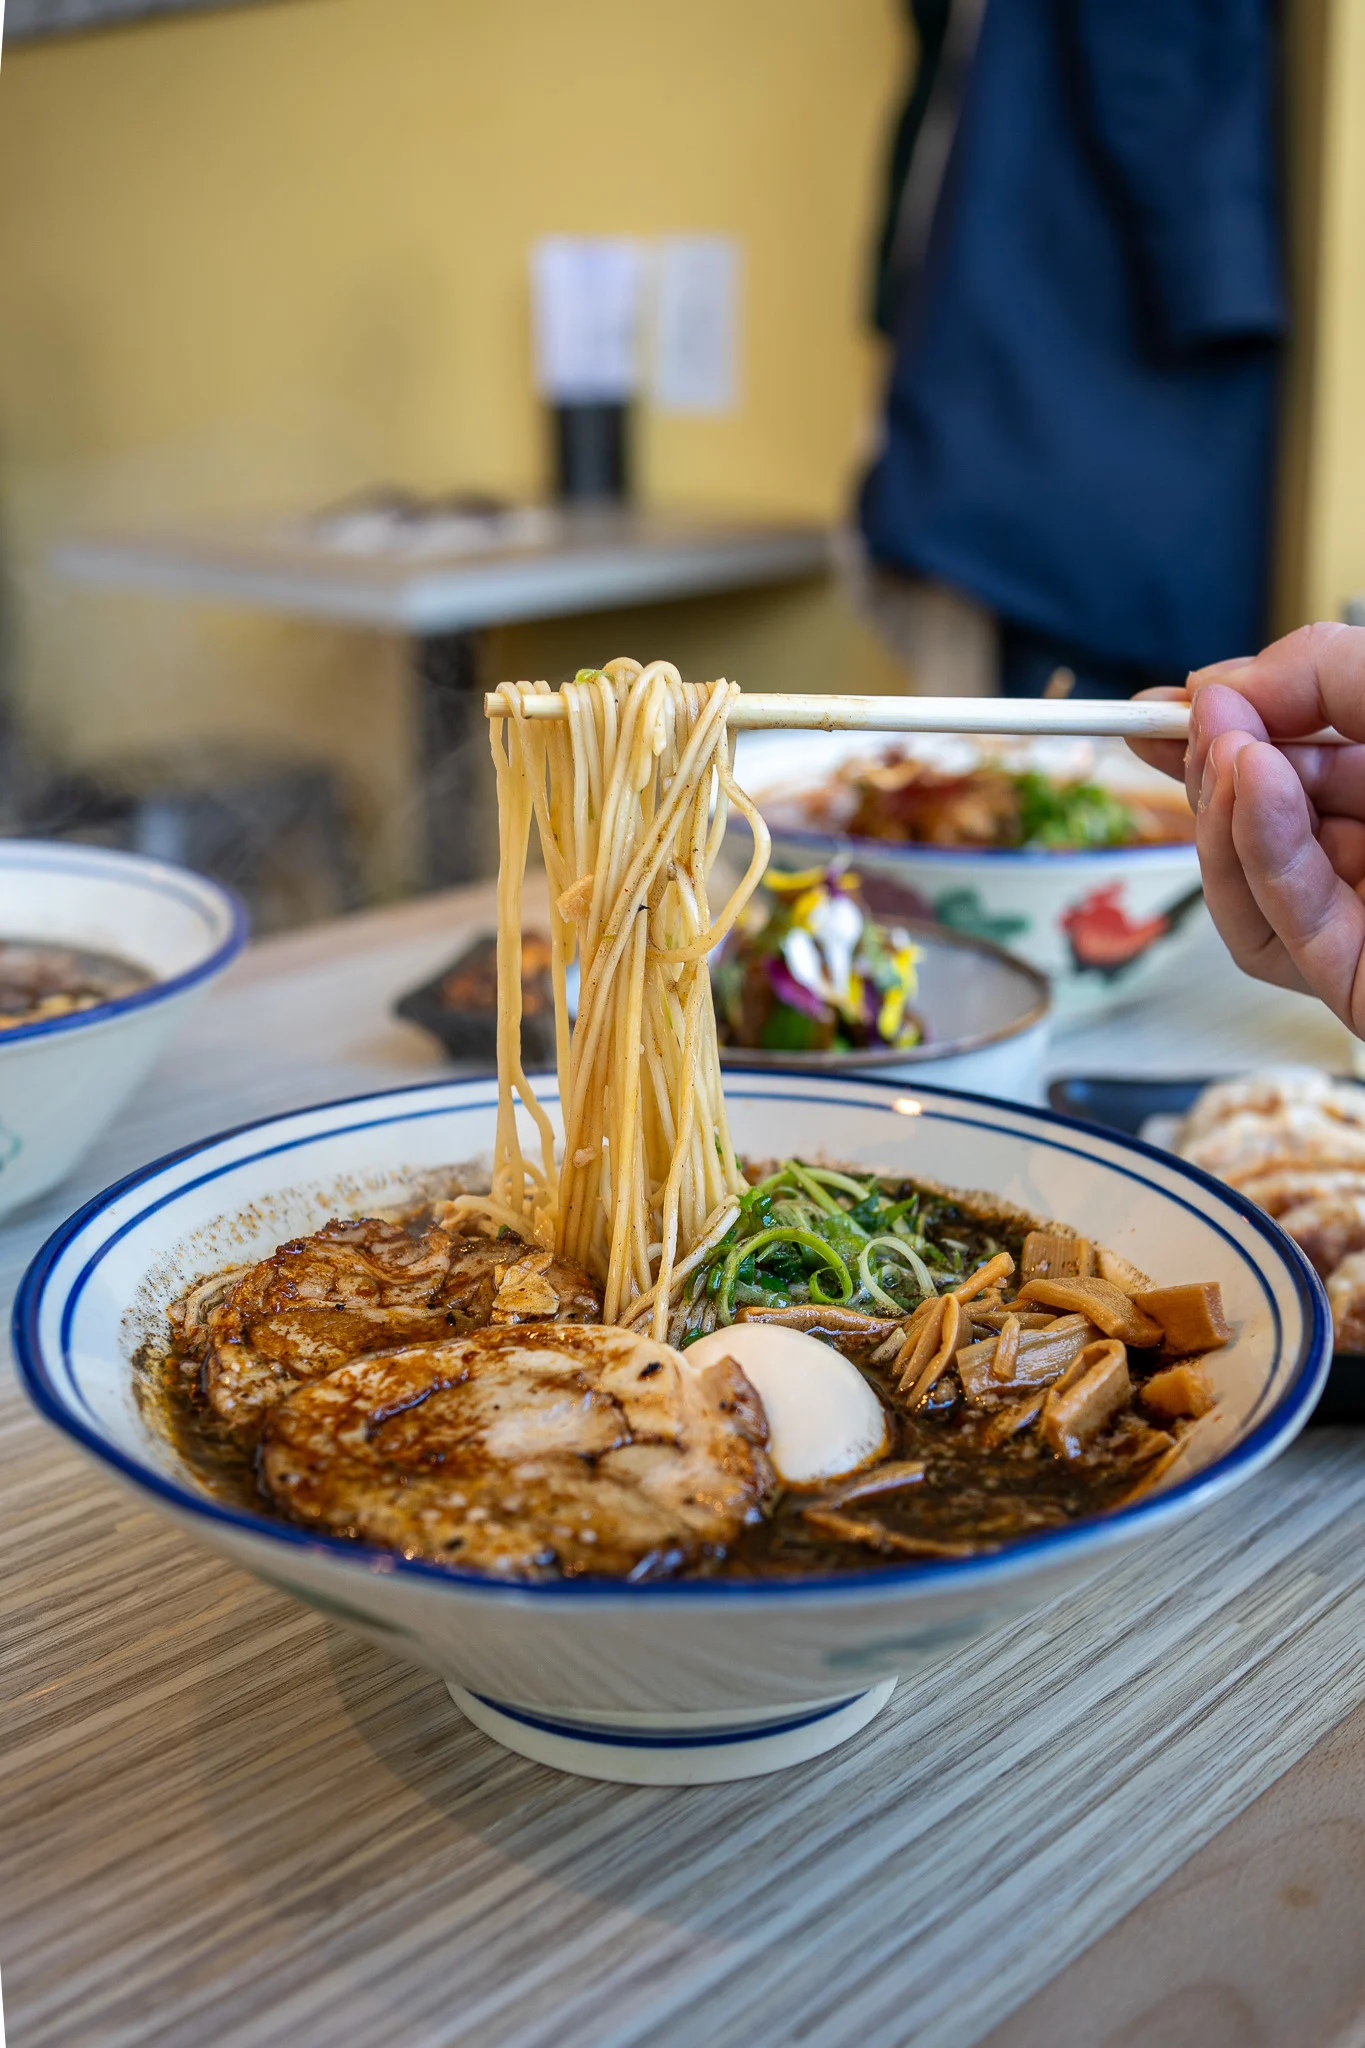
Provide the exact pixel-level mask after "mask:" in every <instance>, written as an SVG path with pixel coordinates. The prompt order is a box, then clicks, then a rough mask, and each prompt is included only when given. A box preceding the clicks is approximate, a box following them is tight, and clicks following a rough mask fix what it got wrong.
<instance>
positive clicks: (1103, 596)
mask: <svg viewBox="0 0 1365 2048" xmlns="http://www.w3.org/2000/svg"><path fill="white" fill-rule="evenodd" d="M907 5H908V7H909V11H910V13H911V15H912V16H913V18H914V20H915V23H916V26H917V33H918V47H919V68H918V72H917V75H916V79H915V82H914V88H913V90H912V93H911V95H910V98H909V101H908V103H907V106H906V110H905V113H904V115H903V117H902V121H901V124H900V127H899V128H898V130H897V134H896V138H895V142H894V145H893V149H892V161H891V166H890V177H889V184H890V188H891V199H890V204H889V207H888V213H887V220H886V224H885V226H884V229H883V232H882V238H881V244H880V248H879V269H878V285H877V295H876V300H877V302H876V308H875V312H876V317H877V320H878V322H879V323H880V324H881V325H882V326H883V328H884V329H885V330H886V331H887V332H889V333H890V334H891V335H892V336H893V339H894V360H893V367H892V371H891V377H890V384H889V389H888V393H887V398H886V406H885V417H884V423H883V436H882V445H881V449H880V453H879V454H878V456H877V458H876V460H875V462H874V464H873V466H872V468H871V471H870V473H869V474H868V476H867V478H866V480H865V483H864V486H863V489H862V494H861V504H860V519H861V526H862V532H863V537H864V542H865V546H866V550H867V553H868V555H869V556H870V558H871V562H872V564H873V569H874V574H873V584H874V616H875V615H876V613H877V611H878V610H880V612H881V613H882V615H883V617H888V616H890V617H892V618H893V620H894V617H895V616H896V615H897V610H898V608H899V618H900V621H901V630H900V632H899V635H898V637H899V638H900V639H901V642H902V645H903V646H904V647H906V648H907V649H908V651H909V652H910V654H911V657H912V658H913V654H914V651H915V633H914V631H913V621H914V617H915V616H916V614H917V613H918V614H919V615H921V621H922V615H923V614H924V612H925V608H926V606H927V607H928V609H929V612H930V613H931V614H932V615H933V618H934V619H937V620H938V622H939V627H940V628H941V630H939V632H938V641H939V643H942V644H949V643H951V646H952V647H956V648H957V649H958V650H959V653H961V651H962V650H964V649H967V648H968V647H969V644H970V646H971V647H972V648H974V655H973V659H974V660H975V663H976V667H977V669H978V670H980V669H982V667H983V664H985V663H986V661H987V656H986V655H985V654H984V653H983V643H982V641H981V628H980V624H979V623H978V626H977V637H976V640H975V642H972V639H971V631H970V620H971V617H972V615H973V614H975V616H976V618H977V620H978V622H979V621H980V620H981V619H983V618H985V619H988V620H990V621H994V622H995V623H996V625H998V644H999V656H998V667H999V675H998V680H999V683H1000V686H1001V687H1003V689H1004V690H1005V692H1006V694H1009V695H1032V694H1036V693H1037V692H1038V691H1040V690H1041V689H1042V687H1043V685H1044V683H1045V682H1046V680H1047V678H1048V677H1049V676H1050V675H1051V673H1052V672H1053V670H1054V669H1056V668H1057V667H1058V666H1065V667H1068V668H1071V669H1073V670H1074V671H1075V673H1076V677H1077V689H1078V693H1079V694H1082V695H1086V694H1089V695H1105V696H1128V695H1130V694H1131V693H1132V692H1133V691H1134V690H1135V689H1137V688H1139V687H1141V686H1143V685H1145V684H1152V683H1161V682H1170V683H1175V682H1177V681H1178V679H1179V678H1181V677H1183V676H1184V675H1185V674H1186V673H1187V672H1188V671H1189V670H1190V669H1191V668H1196V667H1198V666H1199V665H1200V664H1201V663H1204V662H1207V661H1209V660H1210V659H1212V658H1213V657H1214V656H1215V655H1216V654H1217V653H1218V652H1219V651H1220V650H1221V649H1223V648H1225V647H1229V646H1232V647H1237V646H1248V645H1249V646H1255V645H1257V644H1258V643H1259V641H1260V640H1261V638H1262V637H1263V634H1264V615H1265V593H1266V585H1267V557H1268V538H1269V530H1270V507H1271V489H1272V469H1273V460H1274V441H1275V408H1276V371H1277V359H1278V354H1279V344H1280V340H1281V337H1282V335H1283V333H1284V329H1285V323H1286V313H1285V300H1284V291H1283V285H1282V279H1281V261H1280V231H1279V170H1278V163H1277V152H1276V137H1275V77H1276V49H1275V39H1274V25H1273V15H1272V0H1199V4H1198V5H1195V4H1192V0H1054V4H1050V5H1047V6H1040V5H1039V4H1038V0H907ZM945 621H946V624H945V623H944V622H945ZM891 630H892V631H893V633H894V632H896V631H897V628H896V626H895V624H894V623H893V625H892V628H891ZM945 634H946V642H945V638H944V636H945ZM954 636H955V637H954ZM920 637H921V640H922V639H923V630H921V635H920ZM930 638H931V639H932V638H933V633H932V631H931V633H930ZM968 666H970V663H968ZM924 680H925V681H926V682H927V683H928V685H929V686H930V687H934V686H936V679H934V678H932V677H926V678H925V679H924ZM940 686H941V685H940ZM964 686H965V687H968V688H979V687H982V685H981V682H980V680H979V679H973V678H972V677H968V679H967V680H966V682H965V685H964ZM987 686H989V685H987Z"/></svg>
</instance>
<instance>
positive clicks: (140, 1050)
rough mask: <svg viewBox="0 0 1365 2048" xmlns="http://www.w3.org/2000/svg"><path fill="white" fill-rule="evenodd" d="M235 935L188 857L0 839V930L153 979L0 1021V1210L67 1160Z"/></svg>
mask: <svg viewBox="0 0 1365 2048" xmlns="http://www.w3.org/2000/svg"><path fill="white" fill-rule="evenodd" d="M245 937H246V924H245V919H244V916H243V913H242V910H241V906H240V905H239V904H238V902H237V900H236V898H235V897H234V896H232V895H231V894H230V893H229V891H228V890H226V889H223V888H221V887H220V886H219V884H218V883H217V882H210V881H206V880H205V879H204V877H203V876H201V875H193V874H190V873H189V872H188V871H187V870H186V869H184V868H176V867H171V866H169V865H167V863H166V862H164V861H159V860H144V859H142V858H141V857H140V856H138V855H136V854H131V853H113V852H110V851H108V850H106V849H105V848H102V847H94V846H58V845H52V844H49V843H48V842H46V841H43V840H23V839H4V840H0V938H3V939H32V940H34V941H36V942H38V943H40V944H55V945H71V946H78V947H88V948H90V949H91V950H93V951H95V952H100V953H116V954H117V955H118V956H119V957H120V958H121V959H124V960H128V961H131V962H132V963H133V964H134V965H135V966H137V967H141V968H143V969H144V970H145V971H146V972H147V973H149V974H151V975H153V976H154V977H155V978H154V980H153V981H152V983H151V984H150V986H149V987H147V988H143V989H137V990H135V991H134V993H133V994H132V995H127V996H120V997H117V998H116V999H115V1000H114V1001H113V1002H109V1003H100V1004H99V1005H98V1006H97V1007H96V1008H94V1009H91V1010H79V1011H76V1012H74V1013H73V1014H72V1015H71V1016H69V1017H54V1018H50V1019H48V1020H47V1021H46V1022H44V1023H38V1024H21V1025H19V1026H18V1027H17V1028H16V1029H14V1030H13V1031H4V1032H0V1215H6V1214H8V1212H9V1211H10V1210H11V1209H15V1208H17V1207H18V1206H19V1205H20V1204H21V1203H23V1202H30V1201H32V1200H33V1199H34V1198H35V1197H36V1196H38V1195H42V1194H46V1192H47V1190H48V1189H49V1188H51V1187H55V1186H56V1184H57V1182H58V1181H60V1180H62V1179H63V1178H64V1177H65V1175H66V1174H68V1173H69V1172H70V1170H71V1168H72V1167H73V1166H74V1165H75V1164H76V1161H77V1160H78V1159H79V1157H80V1155H81V1154H82V1153H83V1152H84V1151H85V1150H86V1149H87V1147H88V1146H90V1145H92V1144H93V1143H94V1141H95V1139H96V1138H97V1137H98V1136H99V1134H100V1132H101V1131H102V1130H103V1129H104V1127H105V1125H106V1124H107V1123H108V1122H109V1121H110V1119H111V1118H112V1117H113V1115H114V1114H115V1112H116V1111H117V1110H118V1109H119V1108H121V1106H122V1104H123V1102H124V1100H125V1099H126V1097H127V1096H129V1095H130V1094H131V1093H132V1091H133V1089H134V1088H135V1087H136V1085H137V1083H138V1082H139V1081H140V1080H141V1079H142V1077H143V1075H144V1074H145V1073H146V1072H147V1069H148V1068H149V1067H150V1066H151V1064H152V1061H153V1060H154V1059H155V1058H156V1056H157V1054H158V1053H159V1052H160V1050H161V1048H162V1046H163V1045H164V1044H165V1042H166V1040H167V1038H168V1037H169V1036H170V1034H171V1032H172V1031H173V1030H175V1028H176V1026H177V1025H178V1024H179V1023H180V1022H181V1021H182V1019H183V1018H184V1016H185V1015H186V1012H187V1011H188V1010H189V1009H190V1008H191V1007H192V1005H193V1004H194V1003H196V1002H197V1001H198V999H199V997H200V996H201V995H202V994H203V992H204V990H205V989H206V988H207V987H208V984H209V982H210V981H212V979H213V977H214V976H215V975H217V974H221V973H222V971H223V969H224V968H225V967H226V966H227V964H228V962H229V961H230V960H231V959H232V957H233V955H234V954H235V953H237V952H238V951H239V950H240V948H241V946H242V943H243V941H244V939H245Z"/></svg>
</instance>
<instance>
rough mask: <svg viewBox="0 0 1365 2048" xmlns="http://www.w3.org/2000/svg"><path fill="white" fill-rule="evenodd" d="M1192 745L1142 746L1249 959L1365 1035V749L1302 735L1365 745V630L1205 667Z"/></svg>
mask: <svg viewBox="0 0 1365 2048" xmlns="http://www.w3.org/2000/svg"><path fill="white" fill-rule="evenodd" d="M1143 694H1144V695H1145V696H1147V697H1149V698H1150V697H1161V698H1167V699H1169V698H1177V699H1179V698H1188V699H1189V700H1190V704H1191V711H1190V738H1189V745H1188V747H1182V746H1181V744H1180V742H1179V741H1177V740H1160V741H1149V742H1134V743H1133V749H1134V752H1135V753H1137V754H1139V755H1140V756H1141V757H1142V758H1143V759H1144V760H1146V761H1148V762H1149V763H1150V764H1151V765H1152V766H1153V767H1156V768H1160V769H1162V770H1163V771H1164V772H1165V773H1166V774H1168V775H1173V776H1174V777H1175V778H1176V779H1177V780H1180V779H1182V778H1183V780H1184V782H1185V786H1186V789H1187V790H1188V792H1189V797H1190V802H1191V804H1192V805H1193V806H1194V809H1195V818H1196V826H1195V836H1196V842H1197V844H1198V848H1199V865H1200V868H1201V870H1202V872H1203V877H1204V895H1205V899H1206V901H1207V902H1208V906H1209V910H1210V912H1211V913H1212V916H1213V921H1214V923H1215V924H1216V925H1217V927H1218V930H1219V931H1220V932H1221V934H1222V936H1223V939H1224V941H1225V942H1226V944H1227V947H1228V950H1229V952H1230V953H1231V954H1232V957H1233V959H1234V960H1235V961H1236V962H1237V964H1238V966H1239V967H1241V968H1242V969H1243V971H1244V972H1245V973H1247V974H1251V975H1255V976H1256V977H1257V979H1258V980H1261V981H1269V982H1273V983H1275V984H1276V985H1277V986H1278V987H1280V988H1291V989H1300V990H1303V991H1306V992H1307V993H1309V994H1311V995H1315V996H1319V997H1320V998H1321V999H1322V1001H1323V1002H1325V1003H1326V1004H1327V1006H1328V1007H1329V1009H1331V1010H1333V1011H1334V1012H1335V1014H1336V1015H1337V1016H1338V1017H1340V1019H1341V1020H1342V1022H1343V1023H1344V1024H1346V1025H1348V1026H1349V1027H1350V1029H1351V1030H1352V1031H1354V1032H1355V1033H1356V1034H1357V1036H1360V1037H1365V900H1362V898H1363V897H1365V744H1357V745H1350V746H1307V745H1303V744H1294V742H1295V741H1302V739H1303V737H1304V736H1305V735H1307V734H1309V733H1313V732H1317V731H1319V730H1320V729H1321V728H1322V727H1323V726H1329V725H1330V726H1334V727H1335V728H1336V730H1337V731H1338V732H1339V733H1342V734H1343V735H1344V736H1345V737H1346V738H1347V739H1349V740H1352V741H1356V742H1365V628H1361V627H1356V626H1338V625H1318V626H1303V627H1300V629H1299V630H1298V632H1296V633H1290V634H1288V635H1287V636H1286V637H1285V638H1284V639H1283V640H1277V641H1275V642H1274V644H1273V645H1272V646H1270V647H1267V648H1266V649H1265V651H1264V652H1263V653H1261V654H1258V655H1256V656H1254V657H1253V658H1250V659H1245V658H1244V659H1239V660H1236V661H1223V662H1216V663H1214V664H1213V666H1212V667H1210V668H1204V669H1197V670H1196V671H1195V672H1194V674H1193V675H1191V676H1190V678H1189V680H1188V681H1187V683H1186V684H1185V687H1184V689H1183V690H1148V691H1145V692H1144V693H1143Z"/></svg>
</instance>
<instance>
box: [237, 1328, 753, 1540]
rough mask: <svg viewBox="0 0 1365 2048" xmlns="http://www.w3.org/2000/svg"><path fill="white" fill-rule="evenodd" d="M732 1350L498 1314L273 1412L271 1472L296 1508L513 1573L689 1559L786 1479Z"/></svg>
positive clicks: (731, 1531)
mask: <svg viewBox="0 0 1365 2048" xmlns="http://www.w3.org/2000/svg"><path fill="white" fill-rule="evenodd" d="M766 1439H767V1427H766V1424H765V1421H764V1416H763V1410H762V1407H761V1405H760V1403H759V1401H758V1398H757V1396H756V1395H755V1393H754V1390H753V1388H752V1387H751V1386H750V1385H749V1382H748V1381H747V1380H746V1379H745V1377H744V1375H743V1373H742V1372H741V1371H740V1370H739V1367H738V1366H737V1365H736V1364H735V1363H734V1361H733V1360H732V1359H724V1360H721V1361H718V1362H717V1363H716V1364H714V1365H712V1366H709V1367H707V1366H697V1365H690V1364H689V1363H688V1361H687V1359H686V1358H685V1357H684V1356H683V1355H682V1354H681V1353H680V1352H676V1351H672V1350H670V1349H669V1348H668V1346H667V1345H663V1344H657V1343H655V1342H653V1341H652V1340H651V1339H649V1338H647V1337H639V1336H635V1335H633V1334H632V1333H631V1332H630V1331H628V1330H618V1329H582V1328H573V1327H571V1326H569V1325H567V1324H540V1325H525V1326H523V1327H522V1328H520V1329H490V1330H484V1331H481V1332H480V1333H478V1334H477V1335H475V1336H471V1337H456V1338H451V1339H449V1340H448V1341H447V1342H445V1343H443V1344H423V1345H416V1346H413V1347H412V1348H411V1349H409V1350H405V1351H396V1352H392V1353H390V1354H388V1355H387V1356H385V1357H381V1358H361V1359H356V1360H354V1361H353V1362H352V1363H351V1364H349V1365H344V1366H341V1367H339V1368H338V1369H337V1370H336V1371H335V1372H332V1373H329V1374H328V1375H327V1377H326V1378H325V1379H318V1380H314V1381H312V1382H310V1383H309V1384H308V1385H306V1386H301V1387H298V1388H297V1389H296V1390H295V1391H294V1392H293V1393H291V1394H289V1395H288V1396H287V1398H286V1399H284V1400H282V1401H280V1402H279V1403H278V1404H277V1405H276V1406H275V1407H274V1408H273V1409H272V1410H271V1411H270V1414H269V1415H268V1417H267V1418H266V1424H265V1434H264V1437H263V1439H262V1445H261V1462H260V1470H261V1477H262V1481H263V1483H264V1485H265V1487H266V1488H267V1490H268V1491H269V1493H270V1494H271V1495H272V1496H273V1497H274V1499H275V1500H276V1501H278V1502H279V1503H280V1505H281V1506H282V1507H284V1508H286V1509H287V1510H288V1511H289V1513H290V1514H291V1515H293V1516H295V1517H296V1518H297V1519H299V1520H301V1521H304V1522H308V1523H311V1524H313V1525H314V1526H320V1527H322V1528H325V1529H327V1530H329V1531H330V1532H332V1533H333V1534H337V1535H345V1536H354V1537H359V1538H362V1539H364V1540H365V1541H367V1542H370V1543H375V1544H382V1545H383V1546H385V1547H386V1548H389V1549H394V1550H399V1551H402V1552H403V1553H404V1554H405V1555H406V1556H409V1557H427V1558H434V1559H438V1560H440V1561H441V1562H443V1563H446V1564H451V1565H456V1566H459V1567H460V1568H461V1569H464V1570H471V1571H479V1572H488V1573H491V1574H495V1575H497V1576H500V1577H515V1578H532V1579H535V1578H554V1577H559V1576H561V1575H578V1574H582V1573H601V1574H609V1575H613V1576H619V1577H622V1578H641V1577H647V1576H651V1575H653V1574H655V1573H661V1572H667V1571H673V1570H677V1569H679V1568H680V1567H682V1566H684V1565H687V1564H691V1563H694V1562H695V1561H696V1560H697V1559H698V1558H699V1557H701V1556H703V1555H704V1554H707V1553H708V1552H709V1553H716V1552H718V1551H719V1550H721V1549H722V1548H723V1547H724V1546H725V1545H726V1544H728V1543H729V1542H730V1541H731V1540H732V1539H733V1538H734V1537H735V1536H736V1535H737V1534H738V1532H739V1530H740V1528H741V1526H742V1525H743V1524H744V1522H746V1521H747V1520H749V1519H751V1518H753V1517H754V1516H755V1515H756V1514H757V1513H758V1511H759V1508H760V1504H761V1503H762V1501H763V1499H764V1496H765V1495H766V1494H767V1493H768V1491H769V1490H770V1488H771V1487H772V1485H773V1483H774V1480H773V1471H772V1467H771V1465H770V1464H769V1462H768V1458H767V1454H766V1452H765V1450H764V1444H765V1442H766Z"/></svg>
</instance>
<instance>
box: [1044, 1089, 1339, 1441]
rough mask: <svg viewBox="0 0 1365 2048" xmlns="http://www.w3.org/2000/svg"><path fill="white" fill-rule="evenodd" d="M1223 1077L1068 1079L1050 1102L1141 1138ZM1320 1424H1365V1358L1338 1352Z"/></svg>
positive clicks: (1319, 1412) (1317, 1420)
mask: <svg viewBox="0 0 1365 2048" xmlns="http://www.w3.org/2000/svg"><path fill="white" fill-rule="evenodd" d="M1217 1078H1218V1077H1217V1076H1216V1075H1214V1074H1199V1075H1192V1076H1190V1077H1188V1078H1186V1079H1184V1080H1175V1079H1171V1078H1169V1077H1163V1078H1161V1079H1159V1080H1150V1081H1143V1080H1134V1079H1132V1078H1125V1077H1124V1076H1122V1075H1118V1074H1063V1075H1060V1076H1059V1077H1058V1078H1057V1080H1055V1081H1053V1082H1051V1083H1050V1084H1049V1086H1048V1091H1047V1099H1048V1101H1049V1102H1050V1103H1051V1105H1052V1107H1053V1108H1054V1109H1055V1110H1058V1111H1059V1112H1060V1113H1061V1114H1062V1115H1063V1116H1074V1117H1076V1118H1077V1119H1078V1120H1079V1121H1080V1122H1081V1123H1085V1124H1098V1125H1099V1126H1100V1127H1101V1129H1103V1130H1108V1131H1122V1132H1123V1134H1124V1136H1125V1137H1129V1138H1136V1137H1137V1136H1138V1135H1139V1134H1140V1132H1141V1129H1142V1126H1143V1124H1145V1123H1146V1121H1147V1119H1148V1117H1149V1116H1183V1115H1184V1113H1185V1111H1186V1110H1187V1109H1188V1108H1189V1107H1190V1105H1191V1103H1192V1102H1193V1101H1194V1099H1195V1097H1196V1096H1197V1095H1198V1094H1199V1093H1200V1091H1201V1089H1204V1088H1207V1087H1208V1085H1209V1083H1210V1081H1212V1080H1216V1079H1217ZM1313 1421H1314V1422H1315V1423H1329V1422H1352V1423H1365V1357H1361V1356H1359V1355H1358V1354H1357V1353H1354V1352H1349V1351H1338V1353H1337V1355H1336V1357H1335V1358H1334V1359H1333V1360H1332V1370H1331V1372H1330V1373H1329V1374H1328V1375H1327V1384H1326V1386H1325V1387H1324V1388H1323V1390H1322V1399H1321V1400H1320V1401H1319V1402H1318V1405H1317V1407H1316V1409H1315V1410H1314V1412H1313Z"/></svg>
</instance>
